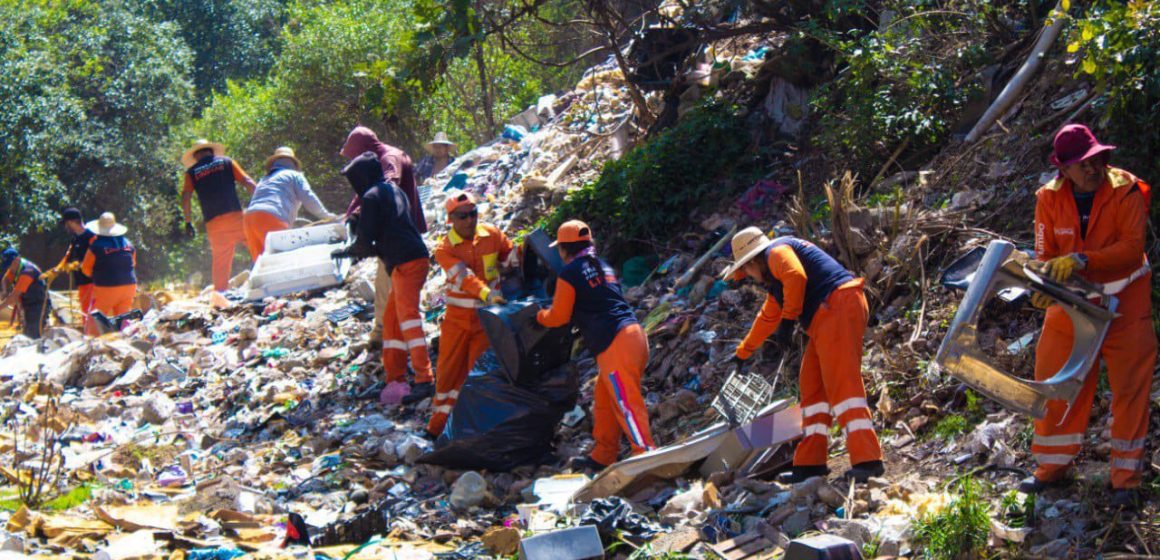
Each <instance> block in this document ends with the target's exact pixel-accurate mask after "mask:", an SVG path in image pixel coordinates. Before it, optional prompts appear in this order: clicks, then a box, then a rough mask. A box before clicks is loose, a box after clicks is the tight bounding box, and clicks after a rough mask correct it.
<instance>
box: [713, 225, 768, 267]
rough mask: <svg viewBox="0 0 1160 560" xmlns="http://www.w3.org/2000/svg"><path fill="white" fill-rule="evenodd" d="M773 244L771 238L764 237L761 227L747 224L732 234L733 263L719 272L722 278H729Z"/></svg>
mask: <svg viewBox="0 0 1160 560" xmlns="http://www.w3.org/2000/svg"><path fill="white" fill-rule="evenodd" d="M770 245H773V240H772V239H770V238H768V237H766V236H765V234H764V233H762V232H761V229H759V228H756V227H753V226H749V227H747V228H745V229H743V230H741V231H739V232H737V233H736V234H735V235H734V236H733V264H731V265H729V267H728V268H726V269H725V271H724V272H722V273H721V277H722V278H730V277H732V276H733V275H734V274H736V273H737V271H738V270H741V267H743V266H745V263H747V262H749V261H751V260H753V258H754V257H756V256H757V255H760V254H761V252H762V251H764V250H765V249H766V248H768V247H769V246H770Z"/></svg>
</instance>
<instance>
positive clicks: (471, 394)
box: [419, 364, 579, 471]
mask: <svg viewBox="0 0 1160 560" xmlns="http://www.w3.org/2000/svg"><path fill="white" fill-rule="evenodd" d="M578 391H579V384H578V381H577V376H576V370H575V368H574V367H572V366H571V364H568V365H565V366H563V367H560V368H557V369H554V370H552V371H549V372H547V373H545V374H544V375H543V376H542V377H541V379H540V383H539V384H538V385H536V386H535V387H533V388H527V387H518V386H516V385H512V384H511V383H509V382H508V380H507V379H506V378H505V376H504V375H503V374H501V373H499V372H493V373H489V374H485V375H476V376H471V377H468V378H467V382H466V383H464V384H463V388H462V389H460V391H459V401H458V402H456V403H455V408H453V409H452V410H451V417H450V418H448V419H447V426H446V427H445V428H444V429H443V434H442V435H440V436H439V440H438V441H436V442H435V450H434V451H432V452H430V453H427V454H425V455H423V456H422V457H420V458H419V462H421V463H431V464H436V465H443V466H445V467H449V468H453V469H487V470H490V471H507V470H511V469H513V468H515V467H518V466H520V465H526V464H529V463H534V462H536V461H538V460H539V459H540V458H542V457H543V456H544V455H546V454H548V453H550V452H551V451H552V438H553V437H554V436H555V434H556V427H557V426H559V425H560V419H561V418H563V416H564V413H565V412H568V411H569V410H571V409H572V407H574V406H575V405H576V395H577V392H578Z"/></svg>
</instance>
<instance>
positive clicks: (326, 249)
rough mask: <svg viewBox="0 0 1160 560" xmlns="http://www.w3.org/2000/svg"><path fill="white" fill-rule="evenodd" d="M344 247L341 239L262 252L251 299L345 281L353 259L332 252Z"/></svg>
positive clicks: (251, 278)
mask: <svg viewBox="0 0 1160 560" xmlns="http://www.w3.org/2000/svg"><path fill="white" fill-rule="evenodd" d="M341 247H342V244H341V243H330V244H325V245H308V246H306V247H302V248H299V249H294V250H292V251H287V252H285V253H273V254H271V253H265V254H263V255H261V256H259V257H258V260H257V262H255V263H254V268H253V272H252V273H251V274H250V290H249V293H248V294H247V297H248V299H251V300H258V299H263V298H267V297H276V296H280V295H284V294H288V293H291V292H300V291H305V290H316V289H320V288H328V287H331V286H337V285H339V284H342V281H343V278H345V277H346V273H347V270H348V269H349V268H350V261H349V259H341V260H338V261H336V260H335V259H333V258H331V256H330V254H331V253H333V252H334V251H335V250H336V249H339V248H341Z"/></svg>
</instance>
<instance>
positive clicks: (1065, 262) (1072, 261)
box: [1047, 253, 1083, 283]
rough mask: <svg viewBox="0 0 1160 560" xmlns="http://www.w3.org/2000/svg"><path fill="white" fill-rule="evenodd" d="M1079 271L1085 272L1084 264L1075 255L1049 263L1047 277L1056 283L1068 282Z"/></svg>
mask: <svg viewBox="0 0 1160 560" xmlns="http://www.w3.org/2000/svg"><path fill="white" fill-rule="evenodd" d="M1077 270H1083V263H1082V262H1080V260H1079V259H1078V258H1076V256H1075V254H1074V253H1073V254H1070V255H1064V256H1062V257H1055V258H1054V259H1051V260H1049V261H1047V275H1048V276H1049V277H1051V279H1052V280H1055V281H1056V282H1060V283H1062V282H1064V281H1066V280H1067V279H1068V278H1071V275H1072V273H1073V272H1075V271H1077Z"/></svg>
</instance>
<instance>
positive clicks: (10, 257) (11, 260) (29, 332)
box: [0, 247, 52, 340]
mask: <svg viewBox="0 0 1160 560" xmlns="http://www.w3.org/2000/svg"><path fill="white" fill-rule="evenodd" d="M45 276H47V274H41V273H40V268H39V267H37V266H36V264H35V263H33V262H32V261H29V260H25V259H22V258H20V252H19V251H17V250H16V248H14V247H9V248H7V249H4V253H3V255H0V278H3V279H4V281H5V283H6V284H7V285H9V286H11V287H12V291H10V292H9V293H8V297H6V298H4V300H3V301H0V311H2V310H4V308H6V307H12V308H13V312H14V313H15V309H16V305H17V303H19V304H20V308H21V309H23V310H24V331H23V333H24V336H27V337H28V338H31V339H33V340H36V339H38V338H40V335H41V331H42V330H43V328H44V325H45V318H46V317H48V311H49V309H50V308H51V307H52V302H50V301H49V300H48V283H47V282H46V281H45Z"/></svg>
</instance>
